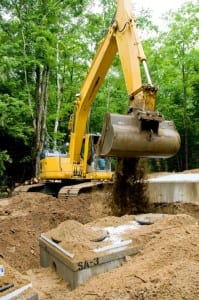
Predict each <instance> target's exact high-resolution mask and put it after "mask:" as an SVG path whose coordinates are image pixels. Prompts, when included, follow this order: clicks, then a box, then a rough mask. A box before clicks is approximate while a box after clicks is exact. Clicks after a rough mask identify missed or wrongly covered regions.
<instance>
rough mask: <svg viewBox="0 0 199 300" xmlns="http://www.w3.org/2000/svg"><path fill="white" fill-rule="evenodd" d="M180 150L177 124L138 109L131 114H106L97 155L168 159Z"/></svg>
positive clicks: (159, 115) (153, 113)
mask: <svg viewBox="0 0 199 300" xmlns="http://www.w3.org/2000/svg"><path fill="white" fill-rule="evenodd" d="M179 148H180V136H179V134H178V132H177V131H176V129H175V125H174V123H173V121H166V120H164V117H163V116H162V115H161V114H159V113H158V112H151V111H150V112H143V111H140V110H137V111H135V112H132V113H131V114H128V115H119V114H110V113H107V114H106V115H105V122H104V127H103V130H102V135H101V137H100V139H99V141H98V145H97V155H99V156H102V157H106V156H110V157H121V158H125V157H137V158H139V157H148V158H168V157H171V156H173V155H175V154H176V153H177V152H178V150H179Z"/></svg>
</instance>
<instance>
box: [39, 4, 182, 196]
mask: <svg viewBox="0 0 199 300" xmlns="http://www.w3.org/2000/svg"><path fill="white" fill-rule="evenodd" d="M116 53H119V58H120V61H121V65H122V69H123V74H124V79H125V83H126V88H127V92H128V97H129V105H128V111H127V114H125V115H120V114H111V113H107V114H106V116H105V121H104V126H103V130H102V134H101V135H95V134H89V133H86V127H87V122H88V118H89V114H90V110H91V107H92V104H93V101H94V99H95V97H96V94H97V92H98V90H99V88H100V86H101V84H102V82H103V80H104V78H105V76H106V74H107V72H108V69H109V68H110V66H111V64H112V61H113V59H114V57H115V55H116ZM141 64H142V65H143V69H144V70H145V75H146V78H147V83H145V84H143V83H142V79H141ZM157 90H158V89H157V87H156V86H154V85H153V84H152V82H151V78H150V74H149V71H148V67H147V63H146V56H145V54H144V51H143V48H142V44H141V43H140V40H139V38H138V34H137V30H136V23H135V18H134V15H133V12H132V5H131V1H130V0H117V1H116V14H115V19H114V21H113V23H112V25H111V26H110V28H109V30H108V32H107V34H106V36H105V37H104V38H103V39H102V41H101V42H100V43H99V46H98V49H97V51H96V54H95V56H94V59H93V61H92V64H91V67H90V69H89V72H88V74H87V77H86V79H85V81H84V83H83V85H82V87H81V90H80V93H79V94H78V95H77V98H76V101H75V108H74V112H73V114H72V116H71V119H70V121H69V128H70V142H69V149H68V152H67V153H64V154H61V153H55V152H50V151H44V152H43V154H42V157H41V161H40V178H41V179H42V180H44V181H46V182H48V184H49V183H52V184H53V182H60V185H58V187H57V194H58V197H60V198H61V197H67V195H72V194H77V193H78V192H79V190H81V189H86V188H88V187H91V186H93V185H98V184H101V183H102V182H103V181H106V180H111V179H112V176H113V172H112V171H111V167H110V159H109V157H117V158H129V157H135V158H139V157H147V158H148V157H149V158H151V157H152V158H156V157H159V158H160V157H161V158H168V157H171V156H173V155H175V154H176V153H177V152H178V150H179V147H180V136H179V134H178V132H177V131H176V129H175V125H174V123H173V122H172V121H167V120H165V119H164V116H163V115H162V114H161V113H159V112H158V111H156V110H155V103H156V94H157Z"/></svg>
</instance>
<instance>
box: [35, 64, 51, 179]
mask: <svg viewBox="0 0 199 300" xmlns="http://www.w3.org/2000/svg"><path fill="white" fill-rule="evenodd" d="M35 72H36V85H35V103H36V129H35V149H34V161H35V172H34V173H35V174H34V175H35V176H36V177H38V175H39V162H40V153H41V151H42V149H43V147H44V142H45V136H46V115H47V105H48V79H49V67H48V66H45V67H44V68H43V70H41V68H40V67H39V66H37V67H36V70H35Z"/></svg>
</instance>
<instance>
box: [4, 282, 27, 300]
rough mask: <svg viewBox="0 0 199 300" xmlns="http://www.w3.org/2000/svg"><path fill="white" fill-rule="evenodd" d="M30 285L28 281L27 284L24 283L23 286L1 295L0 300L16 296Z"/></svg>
mask: <svg viewBox="0 0 199 300" xmlns="http://www.w3.org/2000/svg"><path fill="white" fill-rule="evenodd" d="M31 287H32V283H29V284H26V285H24V286H22V287H21V288H19V289H17V290H15V291H13V292H11V293H9V294H7V295H5V296H2V297H0V299H1V300H9V299H12V298H13V297H16V296H18V295H19V294H21V293H22V292H24V291H25V290H27V289H28V288H31Z"/></svg>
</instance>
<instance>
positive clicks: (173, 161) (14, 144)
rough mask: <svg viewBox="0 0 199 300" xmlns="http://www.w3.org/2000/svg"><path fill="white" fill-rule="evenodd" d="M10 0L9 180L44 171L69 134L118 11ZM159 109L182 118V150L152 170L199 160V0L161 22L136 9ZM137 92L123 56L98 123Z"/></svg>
mask: <svg viewBox="0 0 199 300" xmlns="http://www.w3.org/2000/svg"><path fill="white" fill-rule="evenodd" d="M99 5H100V7H101V9H100V10H99V11H98V10H93V1H91V0H78V1H77V0H73V1H71V0H35V1H32V0H31V1H30V0H26V1H23V0H5V1H4V0H2V1H1V3H0V61H1V64H0V186H1V191H3V190H4V189H5V187H7V186H13V185H14V183H15V182H23V181H24V180H26V179H30V178H32V177H34V176H37V173H38V159H39V155H40V153H41V151H42V150H43V148H44V147H46V146H48V147H50V148H52V149H61V148H62V147H63V145H64V144H65V143H66V142H68V141H69V132H68V121H69V118H70V115H71V113H72V112H73V108H74V101H75V95H76V94H77V93H78V92H79V91H80V88H81V85H82V84H83V81H84V79H85V77H86V74H87V72H88V70H89V66H90V64H91V61H92V58H93V56H94V54H95V51H96V48H97V46H98V44H99V42H100V40H101V39H102V38H103V37H104V35H105V34H106V32H107V30H108V28H109V26H110V24H111V22H112V20H113V17H114V13H115V0H100V1H99ZM136 20H137V26H138V30H139V35H140V37H141V40H142V44H143V47H144V51H145V54H146V56H147V59H148V66H149V69H150V73H151V77H152V82H153V83H154V84H155V85H157V86H158V87H159V91H158V98H157V110H158V111H160V112H161V113H162V114H164V116H165V118H166V119H167V120H174V122H175V124H176V127H177V130H178V131H179V133H180V136H181V142H182V144H181V149H180V151H179V153H178V154H177V155H176V156H175V157H173V158H170V159H166V160H165V159H164V160H163V159H158V160H157V159H156V160H150V161H149V169H150V170H151V171H182V170H187V169H191V168H198V167H199V150H198V149H199V97H198V96H199V47H198V46H199V40H198V36H199V0H196V1H194V2H193V1H188V2H186V3H185V4H183V5H182V6H181V7H180V8H179V9H178V10H175V11H172V10H171V11H169V12H168V13H167V14H165V16H164V22H165V26H164V29H162V26H161V29H160V28H159V27H158V26H157V25H154V23H153V22H152V17H151V12H150V11H148V10H144V9H142V10H141V11H139V13H138V14H137V15H136ZM127 102H128V96H127V92H126V88H125V82H124V78H123V74H122V69H121V66H120V61H119V57H118V56H117V57H116V58H115V60H114V62H113V65H112V67H111V69H110V70H109V72H108V75H107V76H106V78H105V80H104V83H103V86H102V87H101V89H100V91H99V93H98V95H97V97H96V100H95V102H94V105H93V107H92V111H91V116H90V120H89V131H90V132H93V133H96V132H101V128H102V124H103V118H104V114H105V112H107V111H110V112H115V113H116V112H118V113H125V111H126V108H127Z"/></svg>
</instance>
